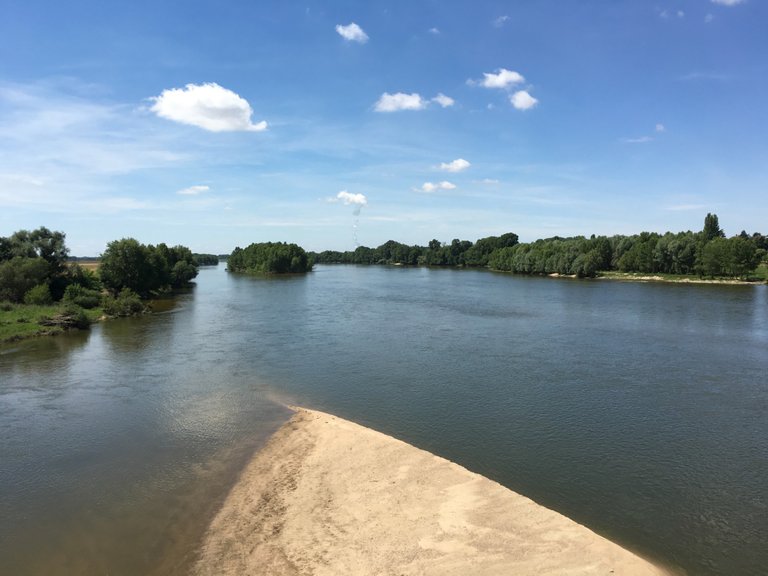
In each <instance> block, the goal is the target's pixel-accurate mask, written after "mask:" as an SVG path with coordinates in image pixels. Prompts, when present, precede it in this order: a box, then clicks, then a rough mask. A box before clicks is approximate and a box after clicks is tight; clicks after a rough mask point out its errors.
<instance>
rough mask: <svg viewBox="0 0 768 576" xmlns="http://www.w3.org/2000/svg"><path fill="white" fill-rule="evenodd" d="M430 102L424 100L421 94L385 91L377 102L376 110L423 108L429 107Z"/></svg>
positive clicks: (389, 110) (395, 110)
mask: <svg viewBox="0 0 768 576" xmlns="http://www.w3.org/2000/svg"><path fill="white" fill-rule="evenodd" d="M427 104H428V102H427V101H426V100H424V99H423V98H422V97H421V96H420V95H419V94H417V93H415V92H414V93H413V94H404V93H402V92H398V93H396V94H390V93H389V92H384V94H382V95H381V98H379V100H378V102H376V108H375V110H376V112H397V111H399V110H423V109H424V108H426V107H427Z"/></svg>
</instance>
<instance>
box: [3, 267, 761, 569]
mask: <svg viewBox="0 0 768 576" xmlns="http://www.w3.org/2000/svg"><path fill="white" fill-rule="evenodd" d="M156 309H157V312H156V313H155V314H153V315H151V316H147V317H142V318H137V319H126V320H114V321H109V322H105V323H101V324H99V325H97V326H94V327H93V328H92V330H91V331H90V332H81V333H73V334H67V335H64V336H59V337H52V338H38V339H34V340H29V341H24V342H20V343H14V344H6V345H0V434H1V435H2V444H1V445H0V573H2V574H14V575H20V576H23V575H27V574H29V575H32V574H49V575H53V574H106V573H108V574H111V575H122V574H125V575H129V574H185V573H186V571H187V569H188V568H189V565H190V563H191V562H192V561H193V559H194V554H195V549H196V545H197V543H198V541H199V539H200V537H201V535H202V533H203V531H204V529H205V526H206V524H207V522H208V521H209V520H210V518H211V516H212V514H214V513H215V511H216V509H217V507H218V506H219V504H220V503H221V502H222V499H223V498H224V496H225V495H226V492H227V490H228V488H229V486H231V484H232V482H233V481H234V479H235V478H236V476H237V473H238V471H239V470H240V469H241V467H242V466H243V464H244V463H245V462H246V461H247V459H248V458H249V457H250V455H251V454H252V453H253V452H254V450H257V449H258V448H259V447H260V446H261V445H263V442H264V441H265V440H266V439H267V438H268V437H269V435H270V434H271V433H272V432H273V431H274V430H275V429H277V427H279V426H280V424H281V423H282V422H283V421H285V419H286V418H287V417H288V415H289V412H288V410H287V409H286V408H285V407H284V406H283V404H284V403H297V404H302V405H307V406H309V407H312V408H317V409H321V410H326V411H329V412H333V413H335V414H338V415H339V416H341V417H344V418H348V419H351V420H354V421H356V422H359V423H361V424H363V425H366V426H370V427H373V428H376V429H378V430H381V431H382V432H385V433H388V434H391V435H393V436H395V437H397V438H400V439H402V440H405V441H407V442H410V443H412V444H414V445H416V446H419V447H421V448H424V449H426V450H429V451H431V452H434V453H437V454H439V455H441V456H444V457H446V458H449V459H451V460H454V461H456V462H459V463H460V464H462V465H464V466H465V467H467V468H469V469H471V470H473V471H476V472H479V473H481V474H484V475H486V476H488V477H490V478H492V479H494V480H497V481H499V482H501V483H502V484H504V485H505V486H508V487H509V488H511V489H513V490H515V491H518V492H520V493H522V494H525V495H526V496H529V497H531V498H533V499H534V500H536V501H537V502H539V503H541V504H543V505H545V506H547V507H550V508H553V509H555V510H558V511H559V512H562V513H563V514H565V515H567V516H569V517H571V518H573V519H574V520H576V521H578V522H580V523H582V524H585V525H587V526H589V527H590V528H592V529H593V530H595V531H596V532H598V533H600V534H602V535H604V536H606V537H608V538H611V539H613V540H615V541H617V542H619V543H620V544H622V545H624V546H626V547H628V548H630V549H632V550H634V551H636V552H638V553H640V554H642V555H645V556H647V557H649V558H651V559H653V560H656V561H659V562H661V563H664V564H666V565H669V566H671V567H673V568H677V569H680V570H682V571H686V572H687V573H689V574H691V575H704V576H715V575H720V576H738V575H752V574H755V575H756V574H763V573H765V572H764V571H765V567H766V566H768V426H766V422H768V384H766V381H767V380H768V378H767V377H766V374H768V287H766V286H724V285H673V284H653V283H651V284H643V283H624V282H614V281H601V280H572V279H552V278H529V277H521V276H510V275H504V274H494V273H491V272H487V271H474V270H439V269H426V268H404V267H356V266H318V267H316V270H315V271H314V272H313V273H311V274H308V275H305V276H292V277H287V278H272V279H265V278H251V277H246V276H237V275H230V274H228V273H227V272H225V271H224V265H221V266H219V267H218V268H203V269H201V273H200V275H199V277H198V278H197V283H196V286H195V287H194V288H193V289H191V290H190V291H189V292H188V293H185V294H182V295H180V296H178V297H176V298H175V299H174V300H172V301H166V302H160V303H158V305H157V306H156Z"/></svg>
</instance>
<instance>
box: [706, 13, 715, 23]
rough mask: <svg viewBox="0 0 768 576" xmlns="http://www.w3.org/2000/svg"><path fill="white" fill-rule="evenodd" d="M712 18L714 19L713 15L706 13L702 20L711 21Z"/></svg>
mask: <svg viewBox="0 0 768 576" xmlns="http://www.w3.org/2000/svg"><path fill="white" fill-rule="evenodd" d="M714 19H715V17H714V16H712V14H707V15H706V16H704V22H706V23H707V24H709V23H710V22H712V20H714Z"/></svg>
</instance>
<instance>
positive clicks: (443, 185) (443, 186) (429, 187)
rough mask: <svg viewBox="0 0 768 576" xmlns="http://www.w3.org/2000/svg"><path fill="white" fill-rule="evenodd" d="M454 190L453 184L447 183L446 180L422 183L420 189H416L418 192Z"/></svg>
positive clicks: (454, 185)
mask: <svg viewBox="0 0 768 576" xmlns="http://www.w3.org/2000/svg"><path fill="white" fill-rule="evenodd" d="M454 188H456V184H453V183H451V182H448V181H446V180H443V181H442V182H437V183H433V182H424V184H422V185H421V188H420V189H418V190H419V191H420V192H427V193H429V192H434V191H435V190H453V189H454Z"/></svg>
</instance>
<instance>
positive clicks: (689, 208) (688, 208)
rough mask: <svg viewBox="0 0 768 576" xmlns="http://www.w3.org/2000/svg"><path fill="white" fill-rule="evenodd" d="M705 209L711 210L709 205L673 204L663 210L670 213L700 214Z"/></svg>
mask: <svg viewBox="0 0 768 576" xmlns="http://www.w3.org/2000/svg"><path fill="white" fill-rule="evenodd" d="M706 208H711V206H710V205H709V204H673V205H671V206H666V207H665V208H664V209H665V210H668V211H670V212H701V211H703V210H705V209H706Z"/></svg>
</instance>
